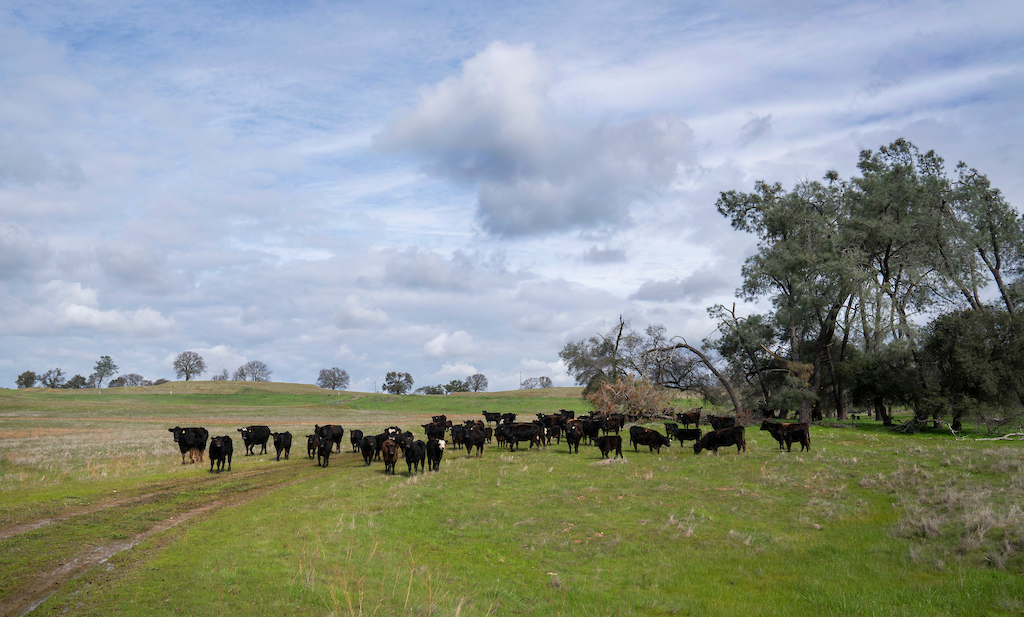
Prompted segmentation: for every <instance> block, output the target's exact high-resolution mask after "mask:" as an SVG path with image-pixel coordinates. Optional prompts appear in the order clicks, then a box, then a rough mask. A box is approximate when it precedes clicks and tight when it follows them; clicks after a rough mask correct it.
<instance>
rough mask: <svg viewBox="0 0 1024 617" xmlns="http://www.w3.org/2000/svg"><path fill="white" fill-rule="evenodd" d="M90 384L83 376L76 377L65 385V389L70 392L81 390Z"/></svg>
mask: <svg viewBox="0 0 1024 617" xmlns="http://www.w3.org/2000/svg"><path fill="white" fill-rule="evenodd" d="M88 383H89V382H88V381H86V379H85V377H82V376H81V375H75V376H74V377H72V378H71V379H69V380H68V381H67V383H66V384H64V386H63V387H64V388H67V389H69V390H80V389H82V388H85V387H86V386H88Z"/></svg>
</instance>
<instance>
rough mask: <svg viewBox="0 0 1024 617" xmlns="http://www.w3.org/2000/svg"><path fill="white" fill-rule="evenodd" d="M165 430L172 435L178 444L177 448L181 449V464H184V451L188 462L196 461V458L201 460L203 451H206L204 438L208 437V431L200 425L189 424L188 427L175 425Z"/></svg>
mask: <svg viewBox="0 0 1024 617" xmlns="http://www.w3.org/2000/svg"><path fill="white" fill-rule="evenodd" d="M167 430H168V431H169V432H170V433H171V434H172V435H174V441H175V442H176V443H177V444H178V449H179V450H181V464H182V465H184V464H185V454H186V453H188V457H189V462H190V463H194V462H196V459H199V462H200V463H202V462H203V453H204V452H206V440H207V439H209V437H210V432H209V431H207V430H206V429H205V428H203V427H201V426H190V427H188V428H181V427H180V426H176V427H174V428H169V429H167Z"/></svg>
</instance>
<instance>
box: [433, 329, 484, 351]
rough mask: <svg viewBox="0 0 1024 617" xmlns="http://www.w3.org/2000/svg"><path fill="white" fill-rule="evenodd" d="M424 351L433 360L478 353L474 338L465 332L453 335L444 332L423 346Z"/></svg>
mask: <svg viewBox="0 0 1024 617" xmlns="http://www.w3.org/2000/svg"><path fill="white" fill-rule="evenodd" d="M423 351H424V352H425V353H426V354H427V356H429V357H431V358H447V357H451V356H465V355H469V354H472V353H475V352H476V345H475V344H474V343H473V337H472V336H471V335H470V334H469V333H468V332H465V331H464V330H458V331H456V332H453V333H452V334H447V333H444V332H442V333H441V334H438V335H437V336H435V337H434V338H432V339H431V340H429V341H427V343H426V344H425V345H424V346H423Z"/></svg>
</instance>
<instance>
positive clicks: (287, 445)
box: [270, 431, 292, 461]
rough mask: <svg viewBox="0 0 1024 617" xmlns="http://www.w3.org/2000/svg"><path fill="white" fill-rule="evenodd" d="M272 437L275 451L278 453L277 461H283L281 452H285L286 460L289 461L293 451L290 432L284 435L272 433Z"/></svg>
mask: <svg viewBox="0 0 1024 617" xmlns="http://www.w3.org/2000/svg"><path fill="white" fill-rule="evenodd" d="M270 436H271V437H273V438H274V450H276V451H277V460H281V452H282V451H283V452H284V460H286V461H287V460H288V455H289V454H290V453H291V451H292V434H291V433H289V432H288V431H285V432H283V433H271V434H270Z"/></svg>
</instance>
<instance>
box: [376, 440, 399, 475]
mask: <svg viewBox="0 0 1024 617" xmlns="http://www.w3.org/2000/svg"><path fill="white" fill-rule="evenodd" d="M380 456H381V458H382V459H384V473H390V474H391V475H395V463H397V462H398V443H397V442H396V441H395V440H394V439H386V440H384V443H382V444H381V446H380Z"/></svg>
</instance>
